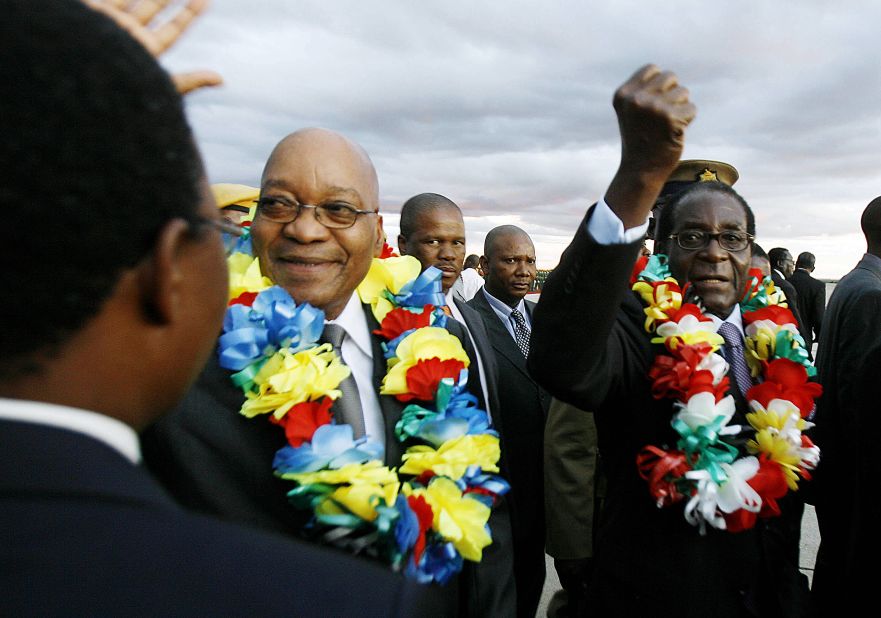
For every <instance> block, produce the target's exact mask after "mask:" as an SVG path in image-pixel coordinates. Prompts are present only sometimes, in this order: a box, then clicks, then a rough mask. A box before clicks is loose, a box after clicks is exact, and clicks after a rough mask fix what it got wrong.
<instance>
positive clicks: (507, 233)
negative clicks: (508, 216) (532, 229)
mask: <svg viewBox="0 0 881 618" xmlns="http://www.w3.org/2000/svg"><path fill="white" fill-rule="evenodd" d="M512 237H513V238H518V237H519V238H525V239H526V240H528V241H529V244H532V238H530V237H529V234H527V233H526V232H525V231H524V230H522V229H521V228H519V227H517V226H516V225H500V226H498V227H494V228H493V229H491V230H490V231H489V233H488V234H487V235H486V238H485V239H484V240H483V255H485V256H486V257H487V258H490V257H492V256H493V255H494V254H495V252H496V246H497V245H498V244H499V243H500V242H501V241H502V240H503V239H508V238H512Z"/></svg>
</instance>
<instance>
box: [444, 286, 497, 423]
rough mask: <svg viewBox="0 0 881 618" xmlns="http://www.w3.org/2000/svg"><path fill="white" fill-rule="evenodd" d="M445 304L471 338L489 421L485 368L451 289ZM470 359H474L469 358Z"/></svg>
mask: <svg viewBox="0 0 881 618" xmlns="http://www.w3.org/2000/svg"><path fill="white" fill-rule="evenodd" d="M446 299H447V306H449V308H450V313H452V314H453V317H454V318H456V320H457V321H458V322H459V323H460V324H461V325H462V328H464V329H465V332H466V333H467V335H468V338H469V339H470V340H471V347H472V348H474V355H475V356H477V359H476V360H477V369H478V370H479V371H480V388H481V390H482V391H483V400H484V401H485V402H486V415H487V416H488V417H489V420H490V422H492V418H493V416H492V410H490V409H489V388H487V386H486V370H485V369H484V367H483V359H481V358H480V350H479V349H478V348H477V342H476V341H474V337H472V336H471V331H470V330H468V325H467V324H465V318H464V317H462V312H461V311H459V308H458V307H457V306H456V303H454V302H453V289H452V288H450V290H449V291H448V292H447V295H446ZM471 360H472V361H473V360H474V359H471Z"/></svg>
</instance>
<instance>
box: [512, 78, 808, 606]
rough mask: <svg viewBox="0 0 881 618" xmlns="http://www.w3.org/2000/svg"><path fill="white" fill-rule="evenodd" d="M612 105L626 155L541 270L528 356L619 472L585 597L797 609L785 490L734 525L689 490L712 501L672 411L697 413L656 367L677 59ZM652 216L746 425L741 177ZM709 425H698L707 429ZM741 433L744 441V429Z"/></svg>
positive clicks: (747, 216) (800, 595)
mask: <svg viewBox="0 0 881 618" xmlns="http://www.w3.org/2000/svg"><path fill="white" fill-rule="evenodd" d="M615 109H616V110H617V113H618V120H619V125H620V128H621V136H622V156H621V164H620V167H619V169H618V172H617V174H616V176H615V178H614V179H613V181H612V183H611V185H610V186H609V189H608V190H607V192H606V194H605V197H604V199H602V200H600V201H599V202H598V203H597V204H595V205H594V206H592V207H591V208H590V209H589V210H588V212H587V214H586V216H585V219H584V220H583V221H582V223H581V224H580V225H579V227H578V230H577V232H576V234H575V237H574V239H573V241H572V243H571V245H570V246H569V248H568V249H567V250H566V251H565V253H564V254H563V256H562V258H561V262H560V265H559V266H558V267H557V268H556V269H555V270H554V271H553V273H552V274H551V276H550V277H549V278H548V280H547V282H546V283H545V286H544V288H543V290H542V298H541V302H540V303H539V304H538V307H537V308H536V311H535V314H534V316H533V331H532V332H533V338H532V340H531V341H532V344H531V346H530V351H529V369H530V371H531V372H532V373H533V375H534V376H536V378H537V380H538V381H539V383H541V384H542V386H544V387H545V388H547V389H548V390H549V391H550V392H551V394H553V395H554V396H555V397H558V398H559V399H562V400H563V401H566V402H568V403H571V404H573V405H575V406H577V407H578V408H581V409H585V410H591V411H594V413H595V420H596V424H597V429H598V439H599V448H600V452H601V453H602V455H603V461H604V465H605V472H606V474H607V479H608V486H607V495H606V501H605V504H604V506H603V513H602V514H601V516H600V522H601V523H600V529H599V530H598V532H597V536H596V544H595V547H594V562H595V564H594V567H595V568H594V573H593V579H592V583H591V586H590V589H589V593H588V599H587V607H588V608H589V611H590V612H592V613H595V614H596V615H599V616H648V615H656V614H662V615H670V616H673V615H682V616H705V615H707V616H708V615H712V616H714V617H716V618H721V617H728V616H730V617H740V616H752V615H755V616H769V615H777V616H783V615H786V616H789V615H801V614H802V610H803V609H804V607H803V603H804V601H805V600H806V593H807V585H806V580H804V578H803V576H802V575H800V573H799V571H798V562H797V560H798V543H797V536H793V531H792V527H791V526H792V525H793V524H794V525H795V526H796V528H797V523H798V522H797V521H793V518H791V517H788V516H786V515H785V514H786V513H787V512H788V510H787V507H788V506H789V505H787V504H785V500H781V501H779V503H778V504H780V505H781V506H782V508H783V510H784V516H782V517H777V518H774V519H760V520H758V523H757V524H756V525H755V526H753V527H748V526H746V525H744V526H742V527H743V528H744V529H743V530H742V531H739V532H736V533H735V532H731V531H729V530H726V529H723V528H725V523H726V520H722V518H721V517H719V516H717V515H716V514H715V513H708V512H707V510H706V509H704V510H703V511H700V512H696V509H695V506H696V505H695V503H694V500H693V498H699V499H701V500H703V501H704V502H701V503H700V504H702V505H705V504H710V503H711V499H712V495H710V494H708V493H706V492H704V493H701V494H700V495H698V491H694V492H692V491H690V489H689V488H690V486H689V485H688V483H689V482H690V480H689V479H690V478H694V476H692V477H689V476H686V473H685V468H687V467H688V466H689V465H690V464H693V465H695V467H697V464H698V463H700V462H696V460H695V459H693V458H692V459H689V458H688V457H689V456H688V455H685V456H683V457H684V459H682V460H676V461H677V462H678V463H674V459H676V453H678V452H679V451H678V449H679V448H680V447H679V446H678V443H677V440H679V439H680V435H681V434H679V433H678V432H677V431H676V427H677V426H678V427H679V429H681V430H682V433H683V434H689V431H688V429H689V427H690V426H682V425H676V424H675V423H673V421H674V420H676V419H677V418H678V417H677V416H676V414H677V413H678V412H679V411H680V410H681V409H682V406H683V405H684V404H681V403H679V402H677V403H675V404H674V402H673V401H671V399H670V398H667V397H664V396H663V393H659V392H658V390H657V382H656V378H657V376H658V373H657V372H658V371H663V369H664V368H663V367H662V366H660V365H658V363H657V362H656V361H660V360H662V355H663V354H664V350H666V348H665V347H664V346H661V345H656V344H655V343H653V341H652V337H653V335H652V334H649V333H648V332H646V327H647V317H649V318H650V317H651V315H652V314H650V310H649V309H648V308H647V307H646V305H645V304H644V302H643V301H642V299H641V297H640V295H639V294H637V293H631V292H630V287H631V277H632V273H633V270H634V262H635V261H636V260H637V256H638V252H639V249H640V245H641V241H642V238H643V235H644V234H645V230H646V227H647V223H648V217H649V214H650V212H651V209H652V206H653V205H654V203H655V199H656V197H657V195H658V192H659V191H660V190H661V187H662V186H663V184H664V182H665V181H666V179H667V178H668V176H669V174H670V172H671V171H672V170H673V169H674V168H675V166H676V164H677V162H678V160H679V156H680V154H681V152H682V147H683V145H684V132H685V128H686V126H687V125H688V124H689V122H690V121H691V119H692V118H693V116H694V113H695V108H694V106H693V105H692V104H691V103H690V102H689V99H688V91H687V90H686V89H685V88H683V87H681V86H680V85H679V83H678V80H677V78H676V76H675V75H674V74H672V73H669V72H662V71H660V70H659V69H658V68H657V67H654V66H647V67H644V68H643V69H641V70H640V71H638V72H637V73H636V74H634V75H633V76H632V77H631V78H630V80H628V81H627V82H626V83H625V84H624V85H623V86H622V87H621V88H620V89H619V90H618V92H617V93H616V96H615ZM655 232H656V239H657V240H656V249H655V252H656V253H664V254H666V256H667V258H666V260H661V259H660V258H657V257H656V258H655V260H656V262H653V265H654V266H655V267H657V271H658V273H659V275H660V278H663V277H664V276H666V273H663V272H662V271H664V270H665V269H666V268H667V267H669V275H672V277H674V278H676V280H677V281H678V282H679V285H681V286H682V287H683V290H684V292H683V294H684V295H685V297H686V298H687V299H689V300H691V301H699V306H700V309H698V310H699V311H702V317H701V319H702V320H705V321H712V323H713V324H712V328H710V329H709V330H710V331H712V332H713V337H714V341H716V343H717V344H720V345H721V348H720V350H719V352H720V354H722V355H723V356H724V358H725V360H726V361H727V363H728V365H729V366H730V368H729V369H728V376H727V377H728V380H730V386H729V384H728V383H725V382H724V381H723V382H722V383H721V386H720V387H719V391H720V392H719V393H717V394H718V395H719V398H720V399H725V400H726V401H725V404H724V405H723V407H726V410H727V412H726V413H727V414H730V415H731V423H730V424H731V427H730V428H728V427H726V429H727V430H728V431H729V432H730V433H732V434H733V432H734V431H735V428H734V425H735V424H740V425H741V426H746V427H749V425H748V423H747V421H746V419H745V413H747V412H749V411H750V410H749V408H748V406H747V404H746V399H745V396H744V393H745V392H746V391H747V389H748V388H749V387H751V386H752V378H751V375H750V371H749V370H748V369H747V365H746V362H745V361H746V359H745V357H744V334H743V332H744V331H743V319H742V315H741V308H740V306H739V304H738V303H739V302H740V300H741V298H742V297H743V294H744V291H745V288H746V285H747V282H748V270H749V267H750V257H751V245H752V242H753V237H754V235H755V219H754V217H753V214H752V211H751V210H750V208H749V206H748V205H747V203H746V202H745V201H744V200H743V198H741V197H740V196H739V195H738V194H737V193H736V192H735V191H734V189H732V188H731V187H730V186H727V185H725V184H723V183H721V182H698V183H695V184H693V185H692V186H690V187H689V188H687V189H685V190H684V191H683V192H681V193H679V194H677V195H676V196H675V197H674V198H673V199H672V200H671V201H670V203H668V204H667V205H666V206H665V208H664V209H663V210H662V212H661V216H660V219H659V221H658V222H657V227H656V230H655ZM665 265H666V266H665ZM647 285H648V284H647ZM687 322H688V321H687V320H686V323H685V324H686V326H683V328H687ZM705 323H708V322H705ZM676 324H678V323H676ZM650 326H651V324H650V323H649V327H650ZM665 326H666V325H665ZM716 333H718V335H721V337H718V335H717V334H716ZM655 336H660V335H658V334H657V333H655ZM686 338H687V336H686ZM723 339H724V344H722V340H723ZM661 340H664V339H663V338H662V339H661ZM655 341H657V339H656V340H655ZM703 354H705V355H707V354H708V355H709V356H707V357H706V359H705V360H707V362H708V363H710V364H715V365H717V366H723V365H720V364H721V363H722V360H721V359H720V358H719V357H718V356H717V355H716V354H713V353H712V352H709V351H706V352H703ZM710 356H712V357H713V358H710ZM663 358H664V359H673V357H672V356H663ZM681 366H684V364H681ZM681 366H680V368H681ZM672 371H673V370H672V369H671V372H672ZM705 373H706V375H704V376H703V377H710V378H711V379H712V380H715V379H716V378H715V377H714V376H710V375H709V374H710V373H711V372H710V371H706V372H705ZM650 374H651V375H650ZM668 377H671V378H672V377H673V374H672V373H671V374H670V375H669V376H668ZM680 378H682V376H680ZM680 384H681V383H680ZM696 384H697V382H695V381H692V382H691V385H692V386H695V385H696ZM723 390H724V391H725V392H722V391H723ZM714 394H716V393H714ZM732 399H733V401H732ZM717 401H718V400H717ZM689 402H690V400H689ZM707 403H708V404H712V402H707ZM711 407H712V406H711ZM720 409H721V408H720ZM714 418H715V416H714ZM716 420H717V422H718V420H719V419H716ZM695 425H697V423H695ZM718 431H721V429H718V428H717V432H718ZM710 434H712V431H710V432H709V433H707V432H703V433H701V434H700V436H698V435H697V434H694V435H692V437H693V438H695V440H698V441H701V440H703V441H705V443H709V441H712V440H713V439H714V435H710ZM726 435H727V434H726ZM743 435H749V434H748V433H744V434H743ZM683 439H684V438H683ZM738 439H740V440H741V441H742V442H744V441H745V438H741V437H740V434H738ZM742 442H741V443H742ZM694 444H696V442H689V443H687V444H685V446H683V447H681V448H682V449H687V448H692V445H694ZM714 444H717V443H716V442H714ZM647 447H649V448H647ZM652 448H654V450H652ZM720 448H723V449H724V447H720ZM732 450H733V452H734V453H739V454H738V455H737V457H740V456H744V457H746V449H745V448H744V449H743V451H739V450H738V447H737V446H736V445H734V446H731V447H730V449H729V450H727V451H726V452H727V453H728V455H731V456H732V457H734V455H732ZM683 452H691V453H697V452H698V451H697V450H696V447H694V448H693V449H692V450H691V451H683ZM726 456H727V455H726ZM692 457H693V456H692ZM638 458H639V461H640V464H641V465H640V466H638V465H637V461H638ZM749 463H752V462H751V461H750V462H749ZM655 464H657V465H655ZM667 464H670V466H671V467H670V468H669V469H666V470H667V471H666V472H665V468H664V466H665V465H667ZM726 465H727V464H726ZM704 472H706V471H705V470H697V473H700V474H703V473H704ZM707 474H709V473H707ZM641 476H642V477H643V478H641ZM702 478H703V477H702ZM712 478H713V479H721V477H720V476H719V475H718V474H717V475H716V476H715V477H712ZM729 478H731V477H729ZM719 482H720V483H721V482H722V480H720V481H719ZM706 486H707V487H709V481H708V482H707V484H706ZM680 500H681V501H680ZM663 505H667V506H665V507H664V508H659V506H663ZM687 505H690V508H685V507H686V506H687ZM701 516H706V517H708V518H711V519H710V521H711V522H712V523H707V520H703V519H699V518H700V517H701ZM798 516H799V511H798V509H796V513H795V515H794V518H795V519H797V518H798ZM720 520H721V521H720ZM693 524H695V525H693ZM703 524H705V525H703ZM731 527H734V524H732V525H731Z"/></svg>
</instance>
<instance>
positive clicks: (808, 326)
mask: <svg viewBox="0 0 881 618" xmlns="http://www.w3.org/2000/svg"><path fill="white" fill-rule="evenodd" d="M816 262H817V258H816V257H815V256H814V254H813V253H809V252H807V251H804V252H802V253H799V254H798V259H797V260H796V261H795V272H793V273H792V274H791V275H790V276H789V283H791V284H792V287H793V288H795V291H796V293H797V294H798V314H799V316H801V319H802V322H801V324H802V326H803V327H804V328H803V329H802V332H803V333H804V335H805V344H806V345H807V348H808V350H811V347H812V345H813V344H814V342H816V341H819V339H820V329H821V327H822V324H823V314H824V313H825V311H826V284H825V283H823V282H822V281H820V280H818V279H814V277H812V276H811V273H813V272H814V266H815V264H816Z"/></svg>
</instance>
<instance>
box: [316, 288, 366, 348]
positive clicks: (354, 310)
mask: <svg viewBox="0 0 881 618" xmlns="http://www.w3.org/2000/svg"><path fill="white" fill-rule="evenodd" d="M327 322H330V323H332V324H339V325H340V326H342V327H343V328H344V329H345V330H346V335H348V336H349V338H350V339H351V340H352V341H353V342H354V344H355V345H356V346H358V349H359V350H361V351H362V352H363V353H364V354H366V355H367V357H368V358H373V347H372V346H371V344H370V329H369V327H368V326H367V316H366V315H364V307H363V306H362V304H361V299H360V298H359V297H358V293H357V292H353V293H352V297H351V298H350V299H349V302H348V303H346V306H345V308H344V309H343V312H342V313H341V314H339V316H337V318H336V319H335V320H327Z"/></svg>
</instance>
